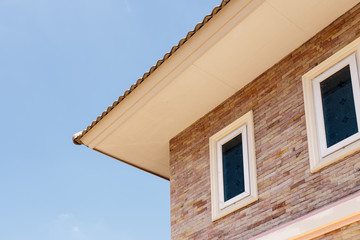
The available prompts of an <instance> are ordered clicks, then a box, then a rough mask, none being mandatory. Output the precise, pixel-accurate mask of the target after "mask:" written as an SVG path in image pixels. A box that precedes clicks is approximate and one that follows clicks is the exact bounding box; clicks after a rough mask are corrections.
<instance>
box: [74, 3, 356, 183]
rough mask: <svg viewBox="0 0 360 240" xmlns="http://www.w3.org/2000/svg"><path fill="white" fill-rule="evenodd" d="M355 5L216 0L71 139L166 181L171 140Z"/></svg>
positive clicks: (168, 176)
mask: <svg viewBox="0 0 360 240" xmlns="http://www.w3.org/2000/svg"><path fill="white" fill-rule="evenodd" d="M356 4H358V0H343V1H338V0H302V1H289V0H231V1H223V2H222V3H221V5H220V6H219V7H216V8H215V9H214V10H213V12H212V14H211V15H209V16H207V17H205V18H204V21H203V22H202V23H200V24H198V25H197V26H196V27H195V29H194V30H193V31H191V32H189V34H188V35H187V37H186V38H184V39H182V40H180V42H179V44H178V45H177V46H175V47H173V48H172V50H171V51H170V53H167V54H165V56H164V58H163V59H161V60H159V61H158V62H157V64H156V65H155V66H153V67H152V68H151V69H150V71H149V72H147V73H145V74H144V76H143V77H142V78H140V79H139V80H138V81H137V83H136V84H134V85H133V86H131V88H130V89H129V90H127V91H126V92H125V93H124V95H123V96H121V97H120V98H119V99H118V100H117V101H115V102H114V103H113V104H112V105H111V106H110V107H109V108H108V109H107V110H106V111H105V112H104V113H103V114H102V115H101V116H99V117H98V118H97V119H96V120H95V121H94V122H93V123H92V124H91V125H90V126H88V127H87V129H86V130H84V131H82V132H80V133H78V134H75V135H74V142H75V143H76V144H84V145H86V146H88V147H89V148H91V149H93V150H95V151H99V152H101V153H104V154H106V155H108V156H111V157H113V158H115V159H118V160H120V161H122V162H125V163H128V164H130V165H132V166H135V167H137V168H140V169H142V170H144V171H147V172H150V173H152V174H155V175H157V176H160V177H162V178H165V179H169V178H170V168H169V166H170V164H169V159H170V153H169V141H170V140H171V139H173V138H174V137H175V136H176V135H177V134H179V133H180V132H181V131H183V130H184V129H185V128H187V127H189V126H190V125H191V124H193V123H194V122H195V121H197V120H198V119H199V118H201V117H203V116H204V115H206V114H207V113H208V112H210V111H211V110H212V109H214V108H215V107H217V106H218V105H219V104H221V103H222V102H223V101H225V100H226V99H228V98H229V97H231V96H232V95H233V94H234V93H236V92H237V91H238V90H240V89H241V88H243V87H244V86H245V85H246V84H248V83H250V82H251V81H253V80H254V79H256V77H258V76H259V75H261V74H262V73H264V72H265V71H266V70H267V69H269V68H271V67H272V66H273V65H274V64H276V63H277V62H279V61H280V60H281V59H282V58H284V57H286V56H287V55H288V54H290V53H291V52H292V51H294V50H295V49H296V48H298V47H300V46H301V45H302V44H303V43H305V42H306V41H308V40H309V39H310V38H311V37H312V36H314V35H315V34H316V33H318V32H319V31H320V30H322V29H323V28H324V27H326V26H327V25H329V24H330V23H331V22H332V21H334V20H336V19H337V18H338V17H339V16H341V15H342V14H344V13H345V12H346V11H348V10H349V9H350V8H351V7H353V6H354V5H356ZM324 6H326V8H325V7H324ZM170 56H171V57H170ZM130 93H131V94H130ZM183 144H184V147H186V142H184V143H183Z"/></svg>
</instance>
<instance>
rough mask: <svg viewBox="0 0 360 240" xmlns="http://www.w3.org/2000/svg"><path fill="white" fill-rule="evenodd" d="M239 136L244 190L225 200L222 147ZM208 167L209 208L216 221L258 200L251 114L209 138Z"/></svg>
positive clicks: (250, 112)
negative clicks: (209, 183)
mask: <svg viewBox="0 0 360 240" xmlns="http://www.w3.org/2000/svg"><path fill="white" fill-rule="evenodd" d="M240 134H241V136H242V148H243V164H244V166H243V167H244V185H245V191H244V192H243V193H240V194H239V195H237V196H235V197H233V198H231V199H229V200H227V201H224V187H223V186H224V185H223V184H224V183H223V166H222V164H223V161H222V145H224V144H225V143H226V142H228V141H230V140H231V139H233V138H234V137H236V136H238V135H240ZM209 148H210V168H211V207H212V220H213V221H215V220H217V219H219V218H221V217H223V216H225V215H227V214H229V213H231V212H233V211H235V210H237V209H239V208H242V207H244V206H245V205H248V204H250V203H252V202H254V201H256V200H257V199H258V193H257V178H256V158H255V141H254V124H253V113H252V111H249V112H248V113H246V114H245V115H243V116H242V117H241V118H239V119H237V120H236V121H234V122H233V123H231V124H230V125H228V126H226V127H225V128H223V129H222V130H220V131H219V132H217V133H216V134H214V135H213V136H212V137H210V139H209Z"/></svg>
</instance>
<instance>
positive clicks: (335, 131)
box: [320, 65, 358, 147]
mask: <svg viewBox="0 0 360 240" xmlns="http://www.w3.org/2000/svg"><path fill="white" fill-rule="evenodd" d="M320 88H321V97H322V104H323V110H324V122H325V132H326V142H327V146H328V147H331V146H332V145H334V144H336V143H338V142H340V141H342V140H344V139H346V138H347V137H349V136H351V135H353V134H354V133H357V132H358V126H357V122H356V115H355V105H354V96H353V90H352V84H351V75H350V67H349V65H348V66H346V67H344V68H343V69H341V70H339V71H337V72H336V73H334V74H333V75H331V76H330V77H328V78H327V79H325V80H324V81H322V82H321V83H320Z"/></svg>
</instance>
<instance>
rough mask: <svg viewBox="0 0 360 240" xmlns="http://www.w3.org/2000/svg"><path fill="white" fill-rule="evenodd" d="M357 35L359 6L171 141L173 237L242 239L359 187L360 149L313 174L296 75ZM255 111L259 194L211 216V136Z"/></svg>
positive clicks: (300, 214)
mask: <svg viewBox="0 0 360 240" xmlns="http://www.w3.org/2000/svg"><path fill="white" fill-rule="evenodd" d="M357 37H360V5H357V6H356V7H354V8H353V9H352V10H350V11H349V12H347V13H346V14H344V15H343V16H342V17H340V18H339V19H337V20H336V21H335V22H333V23H332V24H330V25H329V26H328V27H326V28H325V29H324V30H323V31H321V32H320V33H318V34H317V35H316V36H314V37H313V38H312V39H310V40H309V41H308V42H306V43H305V44H303V45H302V46H301V47H300V48H298V49H297V50H295V51H294V52H292V53H291V54H290V55H288V56H287V57H285V58H284V59H282V60H281V61H280V62H279V63H277V64H276V65H274V66H273V67H272V68H270V69H269V70H267V71H266V72H264V73H263V74H262V75H260V76H259V77H258V78H256V79H255V80H254V81H252V82H251V83H249V84H248V85H247V86H245V87H244V88H243V89H241V90H240V91H238V92H237V93H236V94H234V95H233V96H232V97H230V98H229V99H227V100H226V101H225V102H223V103H222V104H221V105H219V106H218V107H217V108H215V109H213V110H212V111H211V112H209V113H208V114H206V115H205V116H204V117H202V118H201V119H199V120H198V121H197V122H195V123H194V124H193V125H191V126H190V127H188V128H187V129H185V130H184V131H183V132H181V133H180V134H179V135H177V136H176V137H175V138H173V139H172V140H171V141H170V174H171V178H170V188H171V229H172V230H171V235H172V239H222V240H223V239H247V238H249V237H252V236H255V235H258V234H260V233H262V232H264V231H267V230H270V229H272V228H274V227H276V226H278V225H281V224H283V223H287V222H289V221H291V220H294V219H296V218H298V217H300V216H303V215H305V214H307V213H309V212H311V211H313V210H315V209H318V208H320V207H323V206H325V205H327V204H329V203H332V202H334V201H337V200H339V199H341V198H344V197H346V196H348V195H350V194H352V193H355V192H357V191H359V190H360V161H359V157H360V152H358V153H355V154H353V155H351V156H349V157H347V158H346V159H343V160H341V161H338V162H337V163H334V164H332V165H330V166H328V167H326V168H324V169H322V170H321V171H319V172H317V173H314V174H312V173H310V165H309V158H308V147H307V136H306V124H305V115H304V114H305V113H304V99H303V91H302V82H301V77H302V75H303V74H304V73H306V72H307V71H309V70H310V69H312V68H313V67H314V66H316V65H317V64H318V63H320V62H322V61H323V60H325V59H327V58H328V57H330V56H331V55H332V54H334V53H335V52H337V51H338V50H340V49H341V48H343V47H344V46H346V45H347V44H348V43H350V42H351V41H353V40H354V39H356V38H357ZM250 109H252V110H253V112H254V125H255V150H256V158H257V176H258V193H259V200H258V201H256V202H255V203H253V204H250V205H248V206H246V207H244V208H242V209H239V210H238V211H236V212H233V213H231V214H229V215H227V216H225V217H223V218H221V219H219V220H217V221H215V222H212V220H211V197H210V164H209V137H210V136H212V135H213V134H215V133H216V132H218V131H219V130H221V129H222V128H223V127H225V126H227V125H228V124H229V123H231V122H232V121H234V120H236V119H237V118H239V117H241V116H242V115H243V114H245V113H246V112H248V111H249V110H250Z"/></svg>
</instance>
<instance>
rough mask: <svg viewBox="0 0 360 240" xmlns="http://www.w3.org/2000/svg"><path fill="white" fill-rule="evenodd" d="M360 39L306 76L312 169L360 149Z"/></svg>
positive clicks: (304, 83)
mask: <svg viewBox="0 0 360 240" xmlns="http://www.w3.org/2000/svg"><path fill="white" fill-rule="evenodd" d="M359 46H360V42H359V39H358V40H356V41H354V42H353V43H351V44H349V45H348V46H347V47H345V48H344V49H342V50H341V51H339V52H338V53H336V54H335V55H334V56H332V57H330V58H329V59H328V60H326V61H325V62H323V63H321V64H319V65H318V66H316V67H315V68H314V69H312V70H311V71H310V72H308V73H307V74H305V75H304V76H303V89H304V98H305V114H306V125H307V134H308V143H309V157H310V168H311V171H312V172H316V171H318V170H319V169H321V168H322V167H324V166H327V165H329V164H331V163H333V162H335V161H336V160H339V159H341V158H344V157H345V156H347V155H349V154H351V153H353V152H354V151H356V150H359V149H360V141H359V140H360V132H359V128H360V87H359V74H358V64H357V62H358V59H357V58H358V55H357V49H358V47H359Z"/></svg>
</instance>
